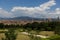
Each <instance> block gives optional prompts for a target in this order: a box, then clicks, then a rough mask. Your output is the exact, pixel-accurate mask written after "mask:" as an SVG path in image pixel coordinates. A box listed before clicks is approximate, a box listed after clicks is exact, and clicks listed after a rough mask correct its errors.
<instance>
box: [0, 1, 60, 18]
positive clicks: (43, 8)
mask: <svg viewBox="0 0 60 40" xmlns="http://www.w3.org/2000/svg"><path fill="white" fill-rule="evenodd" d="M54 5H56V2H55V0H49V1H48V2H46V3H43V4H41V5H39V6H38V7H13V8H12V9H11V11H10V12H8V11H5V10H4V9H2V8H0V17H7V18H9V17H14V16H30V17H38V18H40V17H44V18H47V17H53V18H54V17H56V16H57V15H59V13H60V8H56V9H55V10H54V11H53V12H51V11H50V9H51V7H52V6H54Z"/></svg>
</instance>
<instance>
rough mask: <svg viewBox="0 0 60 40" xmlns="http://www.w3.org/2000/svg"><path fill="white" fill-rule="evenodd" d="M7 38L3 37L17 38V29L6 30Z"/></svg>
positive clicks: (7, 39)
mask: <svg viewBox="0 0 60 40" xmlns="http://www.w3.org/2000/svg"><path fill="white" fill-rule="evenodd" d="M5 36H6V38H5V39H4V38H2V40H16V37H17V33H15V30H13V29H9V30H8V31H7V32H5Z"/></svg>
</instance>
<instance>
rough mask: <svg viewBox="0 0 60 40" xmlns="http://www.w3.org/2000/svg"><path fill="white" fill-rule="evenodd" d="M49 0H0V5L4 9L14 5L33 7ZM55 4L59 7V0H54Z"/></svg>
mask: <svg viewBox="0 0 60 40" xmlns="http://www.w3.org/2000/svg"><path fill="white" fill-rule="evenodd" d="M48 1H49V0H0V7H1V8H4V9H5V10H10V9H11V8H12V7H14V6H22V7H35V6H39V5H41V4H43V3H45V2H48ZM55 1H56V3H57V5H56V6H55V7H53V9H54V8H56V7H60V0H55Z"/></svg>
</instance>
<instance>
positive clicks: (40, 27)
mask: <svg viewBox="0 0 60 40" xmlns="http://www.w3.org/2000/svg"><path fill="white" fill-rule="evenodd" d="M5 28H21V29H26V30H29V31H31V30H35V31H54V32H55V33H57V34H60V22H40V23H38V22H33V23H27V24H25V25H18V24H16V25H14V24H11V25H4V24H3V23H0V29H5Z"/></svg>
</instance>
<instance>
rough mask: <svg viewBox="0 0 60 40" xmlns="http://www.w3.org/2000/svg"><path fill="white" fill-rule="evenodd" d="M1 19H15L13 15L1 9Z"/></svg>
mask: <svg viewBox="0 0 60 40" xmlns="http://www.w3.org/2000/svg"><path fill="white" fill-rule="evenodd" d="M0 17H2V18H9V17H13V15H12V13H10V12H8V11H5V10H4V9H2V8H0Z"/></svg>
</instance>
